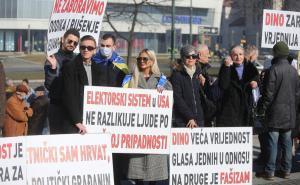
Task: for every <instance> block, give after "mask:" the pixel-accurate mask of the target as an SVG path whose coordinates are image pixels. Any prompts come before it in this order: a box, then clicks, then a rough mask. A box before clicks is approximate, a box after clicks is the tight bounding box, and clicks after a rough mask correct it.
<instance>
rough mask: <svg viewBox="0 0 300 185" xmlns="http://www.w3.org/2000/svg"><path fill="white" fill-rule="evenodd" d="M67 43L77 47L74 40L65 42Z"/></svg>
mask: <svg viewBox="0 0 300 185" xmlns="http://www.w3.org/2000/svg"><path fill="white" fill-rule="evenodd" d="M67 43H68V44H73V45H74V46H77V45H78V42H77V41H75V40H67Z"/></svg>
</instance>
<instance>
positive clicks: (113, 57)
mask: <svg viewBox="0 0 300 185" xmlns="http://www.w3.org/2000/svg"><path fill="white" fill-rule="evenodd" d="M115 50H116V37H115V36H114V35H112V34H104V35H103V36H102V39H101V41H100V49H99V51H98V52H97V54H96V55H95V56H94V57H93V62H92V65H93V70H94V72H95V73H97V74H98V75H97V76H95V79H94V80H93V81H94V83H95V85H97V86H108V87H121V86H122V82H123V79H124V77H125V75H126V74H127V73H128V66H127V64H126V63H125V61H124V59H123V58H122V57H121V56H119V55H118V54H117V53H116V51H115ZM94 66H95V67H94Z"/></svg>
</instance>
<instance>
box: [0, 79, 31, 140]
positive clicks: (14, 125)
mask: <svg viewBox="0 0 300 185" xmlns="http://www.w3.org/2000/svg"><path fill="white" fill-rule="evenodd" d="M27 93H28V89H27V87H26V86H25V85H22V84H20V85H18V86H17V89H16V92H15V93H14V94H13V95H12V96H11V97H10V98H9V99H8V100H7V104H6V109H5V118H4V128H3V136H4V137H13V136H26V135H27V131H28V118H29V117H31V116H32V114H33V111H32V109H31V108H29V107H27V106H26V103H25V97H26V95H27Z"/></svg>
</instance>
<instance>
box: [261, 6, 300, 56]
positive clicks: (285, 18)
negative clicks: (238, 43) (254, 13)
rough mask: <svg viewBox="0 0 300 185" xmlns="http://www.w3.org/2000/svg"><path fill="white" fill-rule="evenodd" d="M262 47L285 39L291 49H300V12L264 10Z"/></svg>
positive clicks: (270, 45) (269, 46)
mask: <svg viewBox="0 0 300 185" xmlns="http://www.w3.org/2000/svg"><path fill="white" fill-rule="evenodd" d="M261 38H262V40H261V47H262V48H273V46H274V45H275V44H276V43H277V42H279V41H284V42H285V43H286V44H287V45H288V46H289V48H290V49H291V50H300V44H299V39H300V12H291V11H278V10H264V14H263V26H262V37H261Z"/></svg>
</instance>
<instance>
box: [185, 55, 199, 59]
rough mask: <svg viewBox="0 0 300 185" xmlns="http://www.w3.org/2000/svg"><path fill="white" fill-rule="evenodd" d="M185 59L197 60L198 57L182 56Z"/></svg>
mask: <svg viewBox="0 0 300 185" xmlns="http://www.w3.org/2000/svg"><path fill="white" fill-rule="evenodd" d="M184 58H185V59H197V58H198V55H196V54H193V55H187V56H184Z"/></svg>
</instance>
